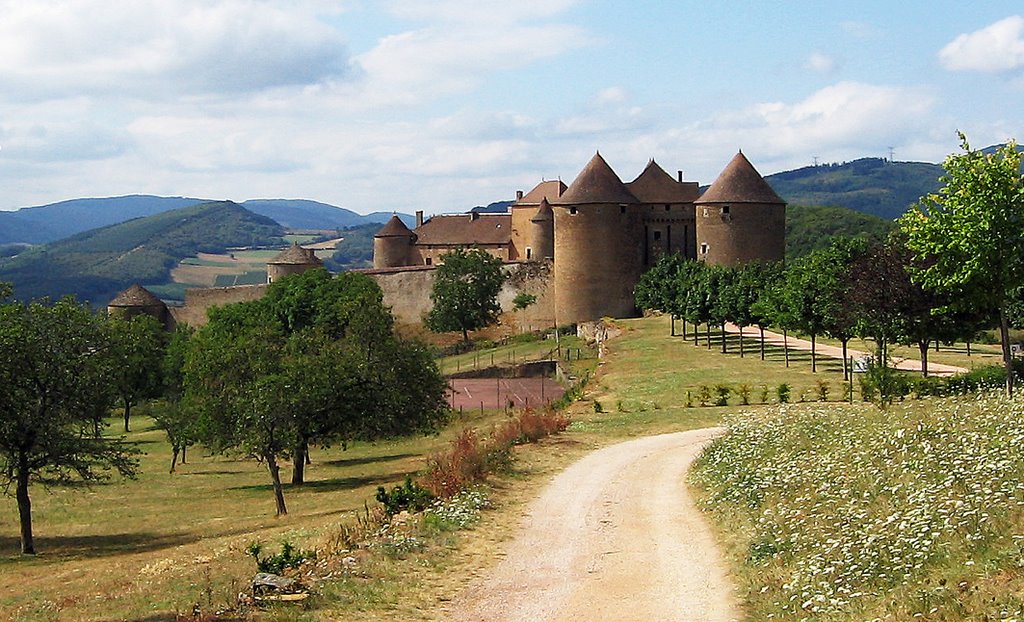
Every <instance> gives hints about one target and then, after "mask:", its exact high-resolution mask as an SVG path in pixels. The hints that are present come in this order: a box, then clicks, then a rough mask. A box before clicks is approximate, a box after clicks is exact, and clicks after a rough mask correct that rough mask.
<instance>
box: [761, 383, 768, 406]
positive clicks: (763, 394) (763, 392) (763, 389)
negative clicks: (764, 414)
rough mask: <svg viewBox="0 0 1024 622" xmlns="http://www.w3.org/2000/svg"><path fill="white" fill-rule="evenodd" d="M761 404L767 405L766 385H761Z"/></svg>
mask: <svg viewBox="0 0 1024 622" xmlns="http://www.w3.org/2000/svg"><path fill="white" fill-rule="evenodd" d="M761 403H762V404H767V403H768V385H766V384H762V385H761Z"/></svg>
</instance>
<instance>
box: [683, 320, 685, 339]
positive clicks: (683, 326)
mask: <svg viewBox="0 0 1024 622" xmlns="http://www.w3.org/2000/svg"><path fill="white" fill-rule="evenodd" d="M683 341H686V318H685V317H684V318H683Z"/></svg>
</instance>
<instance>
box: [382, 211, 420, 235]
mask: <svg viewBox="0 0 1024 622" xmlns="http://www.w3.org/2000/svg"><path fill="white" fill-rule="evenodd" d="M411 235H412V231H410V230H409V227H407V226H405V223H404V222H402V219H401V218H399V217H398V215H397V214H396V215H394V216H392V217H391V219H390V220H388V221H387V223H385V224H384V226H383V227H381V228H380V229H379V230H378V231H377V233H374V234H373V237H375V238H407V237H409V236H411Z"/></svg>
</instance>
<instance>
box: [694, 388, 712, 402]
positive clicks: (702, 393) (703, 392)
mask: <svg viewBox="0 0 1024 622" xmlns="http://www.w3.org/2000/svg"><path fill="white" fill-rule="evenodd" d="M697 403H698V404H700V405H701V406H707V405H708V404H709V403H711V387H709V386H708V385H706V384H702V385H700V388H699V389H697Z"/></svg>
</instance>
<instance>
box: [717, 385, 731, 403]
mask: <svg viewBox="0 0 1024 622" xmlns="http://www.w3.org/2000/svg"><path fill="white" fill-rule="evenodd" d="M715 393H716V394H717V397H716V398H715V406H728V405H729V394H730V393H732V388H730V387H729V385H727V384H716V385H715Z"/></svg>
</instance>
